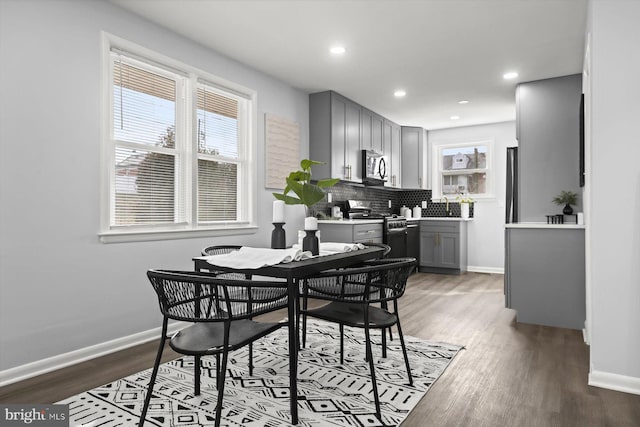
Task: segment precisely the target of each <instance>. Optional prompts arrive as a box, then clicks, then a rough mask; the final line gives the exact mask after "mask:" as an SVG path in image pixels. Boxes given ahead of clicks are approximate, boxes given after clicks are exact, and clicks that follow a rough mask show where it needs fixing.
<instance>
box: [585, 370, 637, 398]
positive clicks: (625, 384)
mask: <svg viewBox="0 0 640 427" xmlns="http://www.w3.org/2000/svg"><path fill="white" fill-rule="evenodd" d="M588 384H589V385H591V386H594V387H600V388H606V389H609V390H615V391H622V392H624V393H631V394H640V378H637V377H629V376H626V375H619V374H612V373H610V372H602V371H591V372H590V373H589V382H588Z"/></svg>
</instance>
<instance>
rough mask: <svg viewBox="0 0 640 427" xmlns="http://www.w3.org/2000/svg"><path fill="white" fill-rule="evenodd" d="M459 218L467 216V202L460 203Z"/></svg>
mask: <svg viewBox="0 0 640 427" xmlns="http://www.w3.org/2000/svg"><path fill="white" fill-rule="evenodd" d="M460 218H463V219H467V218H469V203H460Z"/></svg>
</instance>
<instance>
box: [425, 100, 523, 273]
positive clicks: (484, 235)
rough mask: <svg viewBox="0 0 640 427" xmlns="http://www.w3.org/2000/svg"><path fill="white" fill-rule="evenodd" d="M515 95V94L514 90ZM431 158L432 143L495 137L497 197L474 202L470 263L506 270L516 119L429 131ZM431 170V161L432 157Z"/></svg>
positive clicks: (476, 268)
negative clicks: (510, 158) (510, 156)
mask: <svg viewBox="0 0 640 427" xmlns="http://www.w3.org/2000/svg"><path fill="white" fill-rule="evenodd" d="M514 96H515V94H514ZM428 140H429V141H428V147H429V159H431V158H432V156H433V150H432V146H433V144H434V143H437V144H440V143H445V144H460V143H465V142H474V141H486V140H492V141H494V146H493V173H494V185H495V187H494V188H495V196H496V197H495V198H493V199H489V200H483V199H479V200H477V201H476V202H475V203H474V208H473V209H474V220H473V221H472V222H470V223H469V225H468V227H469V249H468V263H469V270H471V271H487V272H503V271H504V222H505V190H506V188H505V187H506V181H505V180H506V175H507V171H506V163H507V150H506V148H507V147H515V146H517V145H518V143H517V141H516V124H515V122H504V123H493V124H487V125H479V126H466V127H459V128H451V129H441V130H432V131H429V132H428ZM429 170H431V161H429Z"/></svg>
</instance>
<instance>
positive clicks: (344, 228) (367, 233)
mask: <svg viewBox="0 0 640 427" xmlns="http://www.w3.org/2000/svg"><path fill="white" fill-rule="evenodd" d="M318 230H320V241H321V242H345V243H364V244H366V243H382V221H379V222H373V223H369V222H364V223H363V222H355V223H354V222H350V221H349V222H348V221H321V222H320V223H318Z"/></svg>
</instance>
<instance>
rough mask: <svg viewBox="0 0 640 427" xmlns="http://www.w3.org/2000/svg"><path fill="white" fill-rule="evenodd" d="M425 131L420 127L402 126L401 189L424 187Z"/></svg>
mask: <svg viewBox="0 0 640 427" xmlns="http://www.w3.org/2000/svg"><path fill="white" fill-rule="evenodd" d="M425 139H426V138H425V130H424V129H422V128H420V127H413V126H402V143H401V146H402V148H401V155H402V162H401V169H402V178H401V179H402V187H403V188H424V186H425V180H424V176H425V172H426V171H425V169H424V165H425V159H424V153H425Z"/></svg>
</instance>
